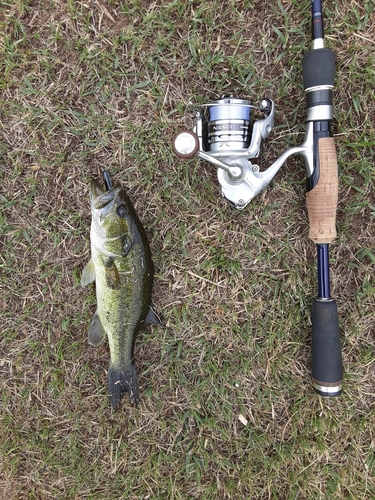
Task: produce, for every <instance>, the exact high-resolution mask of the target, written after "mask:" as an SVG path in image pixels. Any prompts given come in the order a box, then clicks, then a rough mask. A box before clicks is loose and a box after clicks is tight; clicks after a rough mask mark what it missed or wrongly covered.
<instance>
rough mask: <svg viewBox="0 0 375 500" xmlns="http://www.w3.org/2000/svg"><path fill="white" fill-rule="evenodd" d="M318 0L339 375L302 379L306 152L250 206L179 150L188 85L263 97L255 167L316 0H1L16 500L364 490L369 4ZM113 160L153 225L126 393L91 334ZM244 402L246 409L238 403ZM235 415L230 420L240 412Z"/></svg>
mask: <svg viewBox="0 0 375 500" xmlns="http://www.w3.org/2000/svg"><path fill="white" fill-rule="evenodd" d="M328 4H329V2H326V5H325V7H326V9H327V12H326V13H327V22H326V43H327V46H329V47H330V48H332V49H333V50H334V51H335V53H336V56H337V72H336V89H335V93H334V103H335V122H334V132H335V139H336V145H337V150H338V159H339V169H340V184H339V207H338V217H337V228H338V236H337V239H336V241H335V243H334V244H333V245H332V247H331V268H332V270H331V279H332V295H333V296H334V297H335V299H336V300H337V303H338V307H339V316H340V327H341V333H342V342H343V363H344V371H345V380H344V392H343V395H342V396H341V397H340V398H337V399H329V400H327V399H323V398H320V397H318V396H317V395H316V394H314V392H313V391H312V389H311V384H310V335H311V322H310V304H311V300H312V298H313V297H314V296H315V294H316V276H315V275H316V268H315V265H316V264H315V249H314V247H313V244H312V243H311V242H310V241H309V240H308V236H307V235H308V223H307V217H306V212H305V193H304V180H305V172H304V165H303V162H302V161H301V160H300V159H297V158H295V159H291V160H289V161H288V162H287V164H286V165H284V166H283V168H282V169H281V171H280V172H279V173H278V175H277V177H276V178H275V180H274V181H273V182H272V183H271V184H270V185H269V186H268V188H267V189H266V190H265V191H263V192H262V193H261V194H260V195H259V196H258V197H257V198H255V199H254V200H253V201H252V202H251V203H250V204H249V206H248V207H247V208H246V209H245V210H244V211H243V212H235V211H234V210H233V209H232V208H230V207H229V206H228V205H227V204H226V203H225V201H224V200H222V199H221V198H220V196H219V187H218V183H217V179H216V173H215V170H214V169H213V168H212V167H211V166H209V165H207V164H205V163H204V162H201V161H198V160H191V161H189V162H183V161H180V160H178V159H177V158H176V157H174V156H173V153H172V150H171V138H172V136H173V135H174V134H175V133H176V132H177V131H178V130H179V129H181V128H186V127H189V128H190V127H191V126H192V115H191V104H192V103H193V104H194V103H203V102H207V101H208V100H210V99H215V98H218V97H220V96H221V95H222V94H223V93H228V92H231V93H233V94H235V95H237V96H238V97H244V98H248V99H250V100H252V101H258V99H259V98H260V97H262V96H264V95H265V96H269V97H271V98H273V99H274V100H275V104H276V113H277V114H276V122H275V128H274V130H273V132H272V134H271V135H270V137H269V138H268V140H267V141H266V144H265V151H264V156H263V165H264V166H267V165H269V164H271V163H272V162H273V160H274V159H275V158H276V157H277V156H278V155H280V154H281V152H282V151H283V150H284V149H286V148H287V147H291V146H292V145H297V144H300V143H301V142H302V140H303V135H304V116H305V110H304V97H303V87H302V71H301V58H302V56H303V54H304V53H305V52H306V51H307V50H308V49H309V46H310V19H309V2H302V3H301V2H298V1H297V0H293V1H292V2H281V1H280V2H254V1H252V2H244V1H234V0H233V1H229V2H220V1H218V0H207V1H204V2H197V1H188V2H183V1H180V0H176V1H167V0H165V1H162V2H145V1H140V0H132V1H128V2H114V1H111V0H108V1H105V2H104V1H103V2H102V1H100V2H90V1H88V2H76V1H73V0H71V1H69V2H60V1H54V0H38V1H26V0H17V1H12V0H8V1H5V2H2V4H1V7H2V8H1V10H0V47H1V49H0V50H1V54H0V106H1V109H0V128H1V135H0V202H1V210H0V235H1V236H0V305H1V316H0V333H1V336H0V374H1V375H0V398H1V399H0V491H1V493H2V497H4V498H8V499H9V500H13V499H17V500H18V499H20V500H23V499H36V500H44V499H67V500H72V499H74V500H78V499H92V500H94V499H95V500H99V499H100V500H101V499H108V500H118V499H127V500H140V499H143V500H146V499H152V500H154V499H155V500H159V499H160V500H164V499H171V500H172V499H173V500H187V499H189V500H191V499H204V500H211V499H212V500H221V499H223V500H224V499H234V500H237V499H246V500H250V499H251V500H252V499H259V500H266V499H267V500H284V499H285V500H286V499H288V500H289V499H296V500H297V499H298V500H301V499H310V498H314V499H322V500H326V499H327V500H330V499H332V498H338V499H353V500H357V499H362V500H367V499H370V498H373V497H375V481H374V465H375V455H374V424H375V418H374V395H373V392H374V390H373V388H374V375H373V366H374V350H373V342H374V318H375V316H374V294H375V287H374V279H373V275H374V265H375V251H374V247H375V245H374V243H375V236H374V218H375V195H374V192H375V191H374V181H375V176H374V148H375V143H374V123H375V114H374V107H373V102H374V97H375V96H374V88H375V86H374V83H375V71H374V56H373V39H374V27H373V23H372V17H373V15H374V2H373V1H365V2H362V4H361V5H359V3H358V2H347V3H346V5H345V6H344V7H343V6H341V5H340V6H335V5H333V6H330V5H328ZM104 168H106V169H109V170H111V172H112V173H113V175H114V177H115V178H116V179H117V180H119V181H121V182H122V184H123V185H124V186H125V187H126V188H127V190H128V192H129V194H130V196H131V198H132V200H133V201H134V203H135V205H136V208H137V210H138V213H139V216H140V218H141V220H142V221H143V222H144V225H145V227H146V230H147V233H148V234H149V236H150V242H151V247H152V251H153V260H154V262H155V266H156V278H155V284H154V302H155V304H156V305H157V308H158V310H160V311H162V312H163V314H164V316H165V317H166V319H167V321H168V324H167V327H165V328H164V329H162V328H152V329H148V330H147V331H146V332H144V333H142V335H140V337H139V339H138V341H137V343H136V366H137V371H138V374H139V383H140V403H139V407H138V408H133V407H130V405H129V403H128V401H127V399H126V398H124V400H123V402H122V405H121V408H120V410H119V411H117V412H114V411H112V410H111V409H110V407H109V405H108V399H107V387H106V383H107V382H106V370H107V366H108V357H109V353H108V346H107V345H102V346H100V347H99V348H97V349H92V348H90V347H89V346H87V344H86V335H87V328H88V324H89V320H90V317H91V315H92V314H93V312H94V311H95V307H96V305H95V293H94V288H93V287H92V288H87V289H82V288H81V286H80V275H81V271H82V269H83V267H84V265H85V264H86V262H87V261H88V259H89V225H90V211H89V200H88V183H89V179H90V178H91V177H93V176H94V177H97V176H98V175H100V173H101V171H102V170H103V169H104ZM240 416H242V417H244V418H245V419H246V421H247V425H244V423H242V421H241V420H240ZM242 417H241V418H242Z"/></svg>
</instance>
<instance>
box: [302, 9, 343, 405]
mask: <svg viewBox="0 0 375 500" xmlns="http://www.w3.org/2000/svg"><path fill="white" fill-rule="evenodd" d="M311 13H312V42H313V48H312V50H310V51H309V52H307V53H306V54H305V56H304V58H303V60H302V68H303V84H304V89H305V95H306V108H307V123H308V122H309V121H310V122H312V124H313V129H314V133H313V144H314V156H313V160H314V161H313V165H312V166H313V169H312V171H311V172H310V174H311V175H309V176H308V178H307V182H306V191H307V192H306V204H307V212H308V217H309V238H310V239H311V240H312V241H313V242H314V243H315V244H316V248H317V264H318V266H317V267H318V297H317V298H316V299H315V300H314V302H313V307H312V341H311V361H312V380H313V386H314V389H315V390H316V391H317V392H318V393H319V394H321V395H323V396H338V395H339V394H340V393H341V390H342V359H341V341H340V330H339V321H338V314H337V305H336V301H335V300H334V299H332V298H331V295H330V278H329V244H330V243H332V241H333V240H334V239H335V238H336V210H337V200H338V171H337V157H336V148H335V141H334V138H333V137H332V131H331V122H332V119H333V106H332V91H333V88H334V79H335V55H334V53H333V52H332V50H330V49H327V48H325V47H324V32H323V11H322V2H321V0H312V2H311Z"/></svg>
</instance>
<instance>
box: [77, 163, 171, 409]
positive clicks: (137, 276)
mask: <svg viewBox="0 0 375 500" xmlns="http://www.w3.org/2000/svg"><path fill="white" fill-rule="evenodd" d="M103 176H104V179H105V184H106V188H107V189H106V190H102V189H101V188H100V186H99V184H98V183H97V182H96V181H92V182H91V187H90V202H91V215H92V221H91V232H90V241H91V260H90V262H89V263H88V264H87V265H86V266H85V268H84V270H83V272H82V278H81V284H82V285H87V284H88V283H91V282H93V281H94V280H95V282H96V298H97V310H96V312H95V314H94V316H93V318H92V320H91V323H90V327H89V333H88V343H89V344H90V345H93V346H98V345H99V344H100V343H101V342H102V340H103V339H104V338H105V336H107V337H108V342H109V349H110V363H109V368H108V391H109V398H110V402H111V405H112V406H113V407H114V408H117V407H118V406H119V403H120V400H121V395H122V393H124V392H128V393H129V397H130V401H131V402H132V403H133V404H137V402H138V379H137V373H136V370H135V366H134V362H133V358H134V342H135V338H136V335H137V333H138V332H139V331H140V330H142V329H143V328H145V327H146V326H147V325H148V324H160V323H161V321H160V319H159V317H158V316H157V315H156V314H155V312H154V311H153V309H152V307H151V290H152V281H153V264H152V260H151V250H150V246H149V243H148V239H147V235H146V232H145V230H144V228H143V226H142V223H141V222H140V220H139V218H138V216H137V214H136V212H135V209H134V207H133V205H132V203H131V201H130V199H129V197H128V196H127V195H126V193H125V192H124V190H123V189H122V188H121V186H120V185H118V184H116V185H114V186H113V185H112V180H111V178H110V175H109V173H108V172H104V174H103Z"/></svg>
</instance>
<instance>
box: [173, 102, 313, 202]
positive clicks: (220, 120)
mask: <svg viewBox="0 0 375 500" xmlns="http://www.w3.org/2000/svg"><path fill="white" fill-rule="evenodd" d="M252 110H258V112H259V113H260V114H261V115H263V117H261V118H259V119H253V117H252ZM274 114H275V106H274V103H273V101H272V100H271V99H267V98H263V99H261V101H260V102H259V105H258V106H254V105H252V104H251V103H250V101H247V100H245V99H238V98H235V97H233V96H223V97H222V98H221V99H218V100H217V101H214V102H211V103H208V104H203V105H201V106H199V107H198V108H197V109H196V111H195V124H194V126H193V129H192V130H182V131H181V132H179V133H178V134H176V135H175V136H174V138H173V140H172V149H173V151H174V153H175V154H176V155H177V156H179V157H180V158H185V159H191V158H194V157H196V156H198V157H199V158H201V159H202V160H205V161H207V162H208V163H210V164H212V165H214V166H215V167H217V169H218V171H217V176H218V180H219V183H220V185H221V193H222V196H223V197H224V198H225V199H226V200H227V201H228V203H230V204H231V205H232V206H234V207H235V208H238V209H239V210H242V209H243V208H244V207H246V205H247V204H248V203H249V202H250V201H251V200H252V199H253V198H254V197H255V196H256V195H257V194H258V193H259V192H260V191H261V190H262V189H264V188H265V187H266V186H267V184H268V183H269V182H270V181H271V180H272V179H273V177H274V176H275V175H276V173H277V172H278V170H279V169H280V167H281V166H282V164H283V163H284V162H285V160H286V158H287V157H288V156H290V155H292V154H295V153H299V154H302V155H303V156H304V157H305V161H306V165H308V164H310V165H311V163H310V162H311V160H312V154H313V152H312V138H311V140H310V141H309V143H310V144H307V142H306V141H305V143H304V144H303V145H302V146H301V147H297V148H292V149H289V150H288V151H286V152H285V153H283V154H282V155H281V156H280V157H279V158H278V159H277V160H276V161H275V162H274V163H273V164H272V165H271V166H270V167H269V168H268V169H267V170H264V171H260V167H259V165H258V163H259V157H260V154H261V149H262V141H263V139H266V138H267V137H268V135H269V134H270V132H271V130H272V127H273V122H274ZM310 135H311V134H310ZM312 169H313V168H312V166H311V167H310V168H308V171H312Z"/></svg>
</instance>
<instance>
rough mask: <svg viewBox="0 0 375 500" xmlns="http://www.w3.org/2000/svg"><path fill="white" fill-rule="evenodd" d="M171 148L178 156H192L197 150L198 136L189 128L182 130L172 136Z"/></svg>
mask: <svg viewBox="0 0 375 500" xmlns="http://www.w3.org/2000/svg"><path fill="white" fill-rule="evenodd" d="M172 149H173V152H174V154H175V155H176V156H179V157H180V158H185V159H190V158H194V157H195V155H196V154H197V152H198V150H199V139H198V136H197V135H196V134H195V133H194V132H192V131H191V130H182V131H181V132H178V134H176V135H175V136H174V137H173V139H172Z"/></svg>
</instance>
